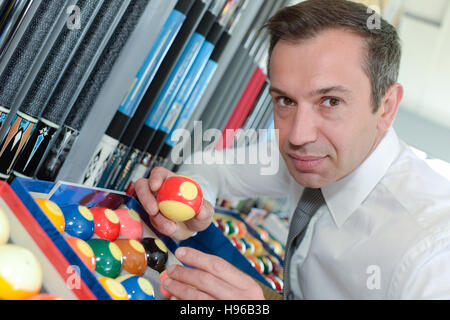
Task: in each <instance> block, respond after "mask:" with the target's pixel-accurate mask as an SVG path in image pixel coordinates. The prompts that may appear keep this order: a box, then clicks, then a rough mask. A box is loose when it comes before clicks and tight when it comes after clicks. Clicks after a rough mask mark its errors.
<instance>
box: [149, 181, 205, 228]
mask: <svg viewBox="0 0 450 320" xmlns="http://www.w3.org/2000/svg"><path fill="white" fill-rule="evenodd" d="M157 201H158V206H159V210H160V211H161V213H162V214H163V215H164V216H165V217H167V218H168V219H170V220H173V221H176V222H179V221H187V220H190V219H192V218H194V217H195V216H196V215H197V214H198V213H199V211H200V207H201V206H202V202H203V193H202V190H201V189H200V186H199V185H198V184H197V182H195V181H194V180H192V179H191V178H189V177H185V176H172V177H169V178H167V179H166V180H165V181H164V182H163V184H162V186H161V188H160V189H159V191H158V195H157Z"/></svg>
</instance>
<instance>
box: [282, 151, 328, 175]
mask: <svg viewBox="0 0 450 320" xmlns="http://www.w3.org/2000/svg"><path fill="white" fill-rule="evenodd" d="M288 155H289V157H290V158H291V160H292V162H293V164H294V166H295V168H297V170H299V171H302V172H308V171H309V172H311V171H314V170H315V169H317V168H318V167H320V166H321V165H322V163H323V162H324V161H325V160H326V159H327V158H328V156H311V155H304V156H299V155H295V154H291V153H289V154H288Z"/></svg>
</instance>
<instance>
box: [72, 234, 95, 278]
mask: <svg viewBox="0 0 450 320" xmlns="http://www.w3.org/2000/svg"><path fill="white" fill-rule="evenodd" d="M65 239H66V241H67V242H68V243H69V245H70V246H71V247H72V249H73V251H75V252H76V254H77V255H78V257H80V259H81V261H83V262H84V264H85V265H86V267H88V268H89V270H91V271H92V272H94V271H95V255H94V251H93V250H92V248H91V246H90V245H89V244H88V243H87V242H86V241H84V240H81V239H78V238H74V237H66V238H65Z"/></svg>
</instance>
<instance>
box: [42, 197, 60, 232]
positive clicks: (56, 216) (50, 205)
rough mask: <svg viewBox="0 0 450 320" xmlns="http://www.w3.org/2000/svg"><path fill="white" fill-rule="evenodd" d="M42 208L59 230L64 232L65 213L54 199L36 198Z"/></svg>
mask: <svg viewBox="0 0 450 320" xmlns="http://www.w3.org/2000/svg"><path fill="white" fill-rule="evenodd" d="M35 200H36V202H37V204H38V205H39V207H40V208H41V210H42V211H43V212H44V213H45V215H46V216H47V218H48V219H49V220H50V221H51V222H52V223H53V225H54V226H55V227H56V229H58V231H59V232H60V233H61V234H63V233H64V228H65V224H66V223H65V219H64V215H63V213H62V211H61V209H60V208H59V206H58V205H57V204H56V203H54V202H53V201H50V200H47V199H39V198H38V199H35Z"/></svg>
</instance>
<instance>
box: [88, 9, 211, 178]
mask: <svg viewBox="0 0 450 320" xmlns="http://www.w3.org/2000/svg"><path fill="white" fill-rule="evenodd" d="M205 6H206V4H205V3H204V2H202V1H200V0H196V1H195V2H193V1H192V0H179V1H178V2H177V4H176V5H175V8H174V9H173V10H172V12H171V14H170V15H169V17H168V19H167V21H166V23H165V24H164V25H163V27H162V29H161V30H160V32H159V35H158V37H157V39H156V41H155V43H154V45H153V46H152V49H151V50H150V52H149V54H148V56H147V58H146V60H145V61H144V63H143V65H142V66H141V69H140V70H139V72H138V74H137V76H136V79H135V81H134V83H133V84H132V87H131V89H130V90H129V92H128V95H134V94H135V93H136V95H137V94H138V93H139V92H140V88H141V87H142V86H145V87H146V86H149V87H148V88H147V89H146V91H145V93H147V92H148V91H149V90H150V87H151V84H152V83H153V80H156V79H165V76H166V71H167V70H170V69H171V68H172V67H173V64H174V61H176V59H177V58H178V56H179V54H180V53H181V50H182V48H183V47H184V45H185V43H186V41H187V39H188V37H189V35H190V32H191V31H192V32H193V30H192V26H193V25H195V24H196V23H197V21H198V18H199V16H200V15H201V13H202V12H203V10H204V8H205ZM142 80H143V81H142ZM135 98H136V99H135V100H134V99H132V97H131V96H130V97H128V96H127V97H125V99H124V101H123V103H122V104H121V106H120V107H119V110H118V111H117V112H116V114H115V116H114V118H113V120H112V121H111V124H110V125H109V127H108V129H107V130H106V132H105V134H104V135H103V137H102V139H101V141H100V143H99V145H98V147H97V148H96V150H95V152H94V154H93V156H92V158H91V160H90V162H89V164H88V166H87V168H86V170H85V172H84V174H83V177H82V179H81V181H80V183H82V184H84V185H87V186H96V185H97V184H98V183H99V181H100V179H101V177H102V174H103V173H104V171H105V170H106V168H107V166H108V164H109V163H110V161H111V160H112V158H113V156H114V153H115V151H116V149H117V147H118V145H119V143H120V139H121V137H122V136H123V135H124V133H125V132H126V130H127V128H128V127H129V126H130V125H131V124H133V125H135V124H136V121H133V118H135V116H136V117H138V116H139V117H140V118H141V119H142V118H145V115H146V112H147V111H148V110H147V109H148V108H149V107H148V104H144V102H143V100H144V99H145V94H144V96H143V97H142V98H141V99H140V101H138V99H137V97H135ZM130 106H131V107H130ZM135 106H137V107H136V108H135ZM122 111H123V112H129V114H128V115H127V114H125V113H123V112H122ZM143 115H144V116H143Z"/></svg>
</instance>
